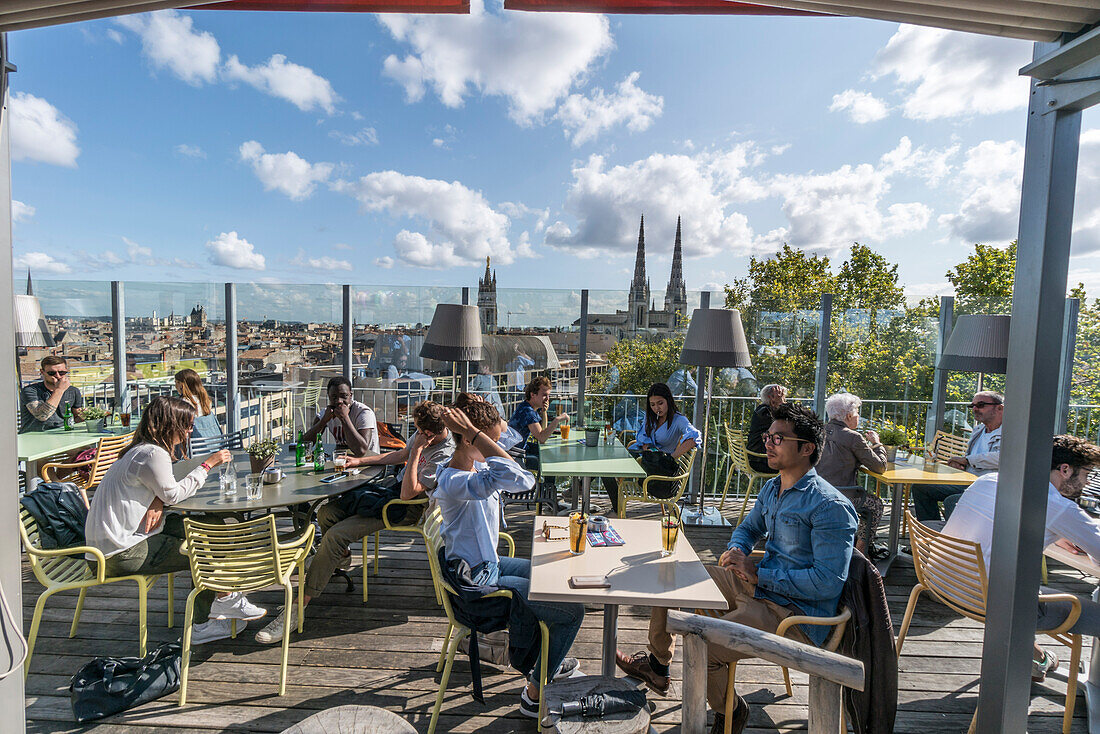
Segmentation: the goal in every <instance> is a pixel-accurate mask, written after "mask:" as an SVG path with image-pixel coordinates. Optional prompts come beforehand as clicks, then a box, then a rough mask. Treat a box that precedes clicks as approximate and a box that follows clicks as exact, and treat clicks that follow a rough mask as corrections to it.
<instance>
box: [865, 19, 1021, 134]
mask: <svg viewBox="0 0 1100 734" xmlns="http://www.w3.org/2000/svg"><path fill="white" fill-rule="evenodd" d="M1030 60H1031V44H1030V43H1026V42H1024V41H1017V40H1011V39H1006V38H995V37H992V36H982V35H977V34H971V33H959V32H956V31H945V30H940V29H937V28H922V27H918V26H908V25H903V26H901V27H900V28H898V30H897V32H896V33H895V34H894V35H893V37H892V38H891V39H890V40H889V42H887V44H886V46H885V47H884V48H883V49H882V50H881V51H879V53H878V55H877V56H876V58H875V64H874V71H873V76H874V77H875V78H881V77H884V76H890V75H892V76H894V77H895V78H896V79H897V82H898V86H899V89H900V91H901V92H902V93H903V94H905V95H906V99H905V101H904V102H903V103H902V105H901V109H902V112H903V114H904V115H905V116H906V117H908V118H911V119H915V120H936V119H940V118H944V117H960V116H967V115H988V114H993V113H996V112H1006V111H1008V110H1014V109H1018V108H1021V107H1024V106H1026V105H1027V100H1028V84H1029V81H1028V79H1027V78H1026V77H1021V76H1019V75H1018V74H1017V71H1018V70H1019V69H1020V67H1021V66H1023V65H1025V64H1027V63H1028V62H1029V61H1030Z"/></svg>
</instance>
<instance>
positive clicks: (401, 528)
mask: <svg viewBox="0 0 1100 734" xmlns="http://www.w3.org/2000/svg"><path fill="white" fill-rule="evenodd" d="M427 504H428V498H427V497H420V498H418V499H415V500H400V499H397V500H390V501H389V502H387V503H386V504H385V506H383V507H382V522H384V523H386V528H385V529H386V530H393V531H394V532H398V533H419V534H420V537H422V538H424V542H425V544H427V542H428V538H427V536H425V535H424V519H425V518H424V516H421V518H420V520H419V521H418V522H417V523H416V524H414V525H400V524H399V525H391V524H390V520H389V509H390V507H391V506H392V507H396V506H398V505H406V506H417V505H420V506H424V507H426V506H427ZM369 537H370V536H369V535H364V536H363V603H364V604H366V602H367V563H366V560H367V538H369ZM381 539H382V531H381V530H379V531H378V532H376V533H375V534H374V571H373V573H374V575H375V576H377V575H378V568H379V560H378V544H379V542H380V541H381ZM435 601H436V603H437V604H440V605H442V604H443V597H442V596H441V595H440V591H439V587H438V586H436V587H435Z"/></svg>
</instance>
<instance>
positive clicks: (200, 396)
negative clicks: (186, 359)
mask: <svg viewBox="0 0 1100 734" xmlns="http://www.w3.org/2000/svg"><path fill="white" fill-rule="evenodd" d="M176 392H178V393H179V394H180V396H181V397H182V398H183V399H184V400H186V401H187V402H189V403H191V405H194V406H195V426H194V431H193V432H192V433H191V438H210V437H212V436H220V435H221V433H222V427H221V425H220V424H219V423H218V418H217V416H215V415H214V404H213V403H212V402H211V400H210V394H209V393H207V392H206V388H205V387H203V385H202V378H201V377H199V373H198V372H195V370H193V369H190V368H187V369H182V370H180V371H179V372H177V373H176Z"/></svg>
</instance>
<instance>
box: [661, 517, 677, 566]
mask: <svg viewBox="0 0 1100 734" xmlns="http://www.w3.org/2000/svg"><path fill="white" fill-rule="evenodd" d="M679 538H680V513H679V511H677V510H676V508H675V506H672V507H669V506H667V505H662V506H661V555H662V556H671V555H672V553H673V552H674V551H675V550H676V541H677V540H678V539H679Z"/></svg>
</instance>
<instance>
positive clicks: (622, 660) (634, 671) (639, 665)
mask: <svg viewBox="0 0 1100 734" xmlns="http://www.w3.org/2000/svg"><path fill="white" fill-rule="evenodd" d="M615 664H616V665H617V666H619V670H621V671H623V672H624V673H626V674H627V675H629V676H630V677H631V678H638V679H639V680H643V681H645V684H646V685H647V686H649V690H651V691H653V692H654V693H657V694H660V695H662V696H663V695H665V694H666V693H668V685H669V678H668V676H667V675H661V674H659V673H658V672H657V671H655V670H654V669H653V668H652V666H650V664H649V653H648V652H646V651H645V650H639V651H638V652H636V653H634V654H633V655H624V654H623V653H621V652H619V651H618V650H616V651H615Z"/></svg>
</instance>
